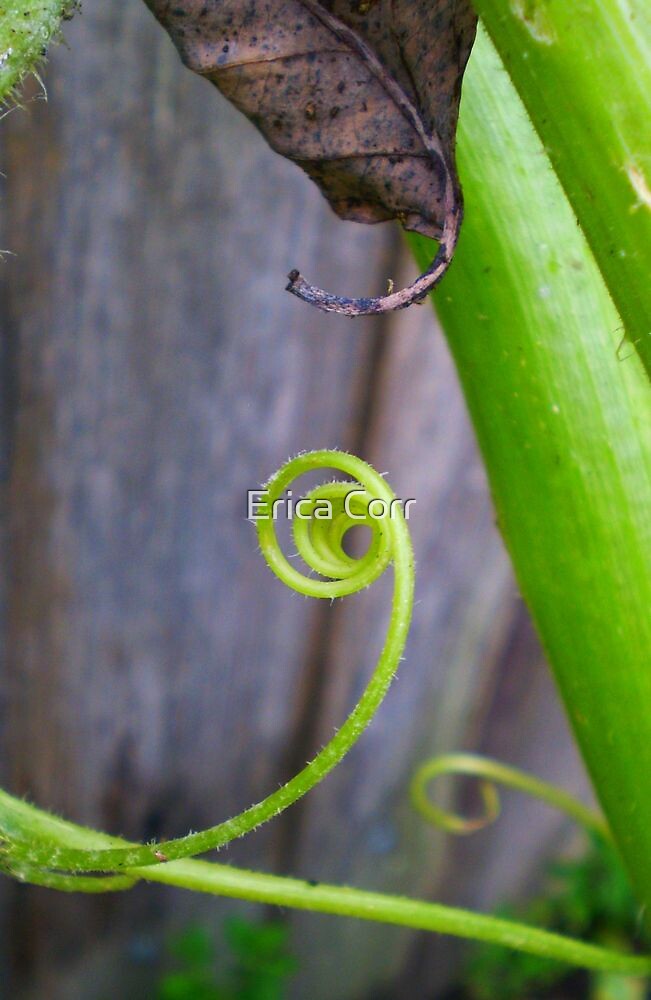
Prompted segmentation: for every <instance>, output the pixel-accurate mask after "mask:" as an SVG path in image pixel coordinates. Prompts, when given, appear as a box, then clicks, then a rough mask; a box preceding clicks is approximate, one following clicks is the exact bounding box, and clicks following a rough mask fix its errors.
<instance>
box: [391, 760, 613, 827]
mask: <svg viewBox="0 0 651 1000" xmlns="http://www.w3.org/2000/svg"><path fill="white" fill-rule="evenodd" d="M452 774H455V775H465V776H467V777H471V778H479V779H480V786H479V790H480V793H481V797H482V800H483V804H484V810H485V812H484V814H483V815H482V816H479V817H476V818H472V819H468V818H466V817H464V816H459V815H457V814H456V813H451V812H448V811H447V810H445V809H442V808H441V807H440V806H438V805H436V803H435V802H433V801H432V800H431V798H430V795H429V784H430V782H431V781H433V780H434V779H435V778H440V777H444V776H448V775H452ZM497 784H500V785H504V786H505V787H507V788H513V789H515V790H516V791H519V792H523V793H524V794H525V795H530V796H532V797H533V798H536V799H539V800H541V801H542V802H546V803H547V805H550V806H552V807H553V808H554V809H558V810H559V811H560V812H563V813H565V815H566V816H569V817H570V819H572V820H574V822H575V823H578V824H579V825H580V826H582V827H583V828H584V829H585V830H587V831H588V832H589V833H596V834H598V835H599V836H600V837H603V838H604V839H605V840H608V841H609V842H611V843H612V834H611V832H610V828H609V827H608V825H607V823H606V820H605V819H604V817H603V816H602V815H600V814H599V813H596V812H594V811H593V810H592V809H589V808H588V807H587V806H586V805H584V804H583V802H580V801H579V800H578V799H576V798H574V796H573V795H570V794H569V792H566V791H565V790H564V789H563V788H559V787H558V786H557V785H552V784H550V783H549V782H547V781H542V780H541V779H540V778H536V777H535V776H534V775H532V774H528V773H527V772H526V771H521V770H520V769H519V768H516V767H509V766H508V765H507V764H502V763H501V762H500V761H497V760H492V759H491V758H490V757H482V756H479V755H478V754H472V753H450V754H441V755H440V756H438V757H433V758H432V759H431V760H428V761H425V763H424V764H421V766H420V767H419V768H418V770H417V771H416V773H415V774H414V776H413V778H412V781H411V786H410V795H411V801H412V803H413V805H414V807H415V809H416V810H417V811H418V812H419V813H420V814H421V816H423V818H424V819H426V820H428V822H430V823H433V824H434V825H435V826H438V827H441V828H442V829H443V830H446V831H447V832H448V833H454V834H461V835H464V834H468V833H475V832H476V831H477V830H482V829H484V827H486V826H488V825H489V824H490V823H492V822H494V820H496V819H497V817H498V816H499V812H500V799H499V793H498V791H497V788H496V785H497Z"/></svg>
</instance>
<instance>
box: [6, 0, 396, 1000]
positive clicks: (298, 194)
mask: <svg viewBox="0 0 651 1000" xmlns="http://www.w3.org/2000/svg"><path fill="white" fill-rule="evenodd" d="M66 34H67V37H68V40H69V44H70V51H65V50H63V49H59V50H58V51H57V52H56V53H55V54H54V58H53V60H52V63H51V65H50V67H49V69H48V74H47V79H48V88H49V94H50V100H49V103H48V105H47V106H46V105H44V104H43V103H41V102H34V103H30V104H29V105H28V107H27V109H26V111H24V112H19V113H14V114H12V115H10V116H9V118H8V119H6V120H5V121H4V122H3V135H4V154H3V171H4V173H5V174H6V176H7V181H6V183H5V186H4V192H3V195H4V213H5V222H4V229H3V238H2V243H3V245H6V246H8V247H10V248H11V249H12V250H13V251H14V252H15V253H16V254H17V256H16V258H11V259H10V260H9V261H8V263H7V264H6V265H5V266H4V268H3V280H4V283H5V291H4V303H5V307H4V316H3V330H4V336H5V337H9V338H10V339H11V343H12V345H13V346H12V358H13V361H10V360H7V361H6V362H5V370H4V372H3V385H4V384H9V385H10V391H11V407H10V408H11V414H10V418H9V423H8V425H7V426H8V428H9V432H10V436H11V440H10V442H9V448H10V453H11V459H10V462H9V465H8V469H7V477H8V485H7V491H8V505H9V511H8V530H9V557H8V562H4V563H3V565H4V566H5V571H6V572H8V575H9V593H8V627H7V667H6V675H5V681H4V683H3V685H2V698H3V701H4V704H5V705H6V706H7V708H6V713H5V715H4V727H3V728H4V733H3V740H4V746H5V747H6V748H7V755H8V765H7V773H6V775H5V777H6V780H7V784H8V785H9V787H10V788H11V789H12V790H14V791H15V792H17V793H19V794H23V793H27V794H29V795H30V796H33V797H34V798H35V799H36V800H37V801H38V802H39V803H41V804H42V805H44V806H48V807H52V808H54V809H57V810H60V811H62V812H64V813H66V814H67V815H69V816H71V817H74V818H76V819H78V820H81V821H84V822H88V823H96V824H99V825H100V826H102V827H104V828H107V829H111V830H115V831H120V832H122V833H124V834H127V835H130V836H134V837H138V838H145V837H150V836H153V835H158V836H160V835H174V834H179V833H183V832H185V831H186V830H187V829H188V828H189V827H194V828H198V827H199V826H202V825H205V824H207V823H209V822H211V821H215V820H217V819H219V818H222V817H226V816H227V815H229V814H230V813H232V812H233V811H235V810H238V809H240V808H242V807H243V806H245V805H247V804H249V803H250V802H251V801H252V800H253V799H254V798H255V797H257V796H261V795H263V794H264V793H265V792H266V791H267V790H271V789H273V788H274V787H276V785H277V784H278V782H279V781H281V780H282V779H283V778H286V777H287V776H288V775H287V773H286V770H287V766H286V758H287V754H288V743H291V739H292V729H293V724H294V719H295V715H296V713H297V712H300V706H299V705H298V704H297V698H296V692H297V690H299V688H300V684H299V679H300V676H301V671H302V667H303V661H304V660H305V655H306V650H307V649H308V647H309V641H310V640H309V636H310V630H311V628H312V625H313V623H314V621H315V615H317V614H318V613H319V611H318V609H317V608H315V607H314V606H313V604H312V603H310V602H306V601H305V600H304V599H303V598H301V597H298V596H296V595H291V594H289V593H286V592H285V590H284V588H283V587H282V585H281V584H279V583H277V582H275V581H274V580H273V578H272V577H271V576H270V575H269V573H268V571H267V570H266V568H265V567H264V565H263V563H262V561H261V558H260V556H259V554H258V553H257V550H256V543H255V538H254V534H253V529H252V528H251V526H250V525H249V524H248V523H247V522H246V491H247V489H248V488H251V487H255V486H257V485H258V484H259V483H260V482H262V481H263V480H264V479H265V478H266V477H267V476H268V475H269V474H270V473H271V472H272V471H273V470H274V469H275V468H276V467H277V466H278V465H279V464H280V463H281V462H282V461H283V460H284V459H285V458H287V456H288V455H289V454H291V453H293V452H296V451H298V450H300V449H303V448H311V447H317V446H319V447H321V446H324V445H332V444H336V445H340V446H343V447H345V446H347V445H349V444H350V435H351V433H353V434H354V430H350V429H349V428H354V427H355V424H356V421H357V419H358V413H357V410H358V405H359V400H360V398H361V395H362V386H363V383H364V380H365V370H366V368H367V365H368V361H369V358H370V357H371V355H372V352H373V349H374V347H373V335H372V332H371V328H370V326H369V325H368V324H364V323H361V324H358V325H357V326H356V328H355V334H354V336H351V329H350V326H349V323H348V322H346V321H345V320H339V321H337V320H336V319H335V320H334V321H333V318H332V317H325V316H321V315H318V314H315V313H314V312H313V311H310V310H309V309H308V308H307V307H304V306H302V305H301V304H300V303H298V302H296V300H294V299H292V298H291V297H290V296H288V295H286V294H284V292H283V290H282V288H283V283H284V276H285V274H286V272H287V271H288V270H289V269H290V267H292V266H294V265H296V264H298V263H300V265H301V266H302V267H303V268H304V269H305V270H306V271H307V272H308V273H310V274H313V275H314V276H315V278H318V279H319V280H321V281H323V282H324V283H326V284H329V285H331V286H332V287H340V288H342V290H344V291H346V290H348V291H354V290H357V291H361V292H364V291H367V290H376V289H377V288H378V285H380V287H381V285H382V283H383V282H384V275H385V271H386V255H387V252H390V249H391V243H392V235H391V233H390V231H389V232H387V231H386V230H385V231H382V230H375V231H372V230H368V229H364V228H362V227H356V226H354V225H349V226H347V227H345V226H342V224H341V223H339V222H338V221H337V220H336V219H335V218H334V216H332V215H331V213H330V210H329V209H328V208H327V206H326V204H325V202H324V201H323V200H322V199H321V197H320V196H319V195H318V193H317V192H316V191H314V190H312V188H311V186H310V185H309V182H308V181H307V180H306V179H305V178H304V177H303V176H302V174H301V173H300V171H298V170H297V169H296V168H294V167H292V166H291V165H288V164H286V163H284V162H283V161H281V160H280V159H279V158H277V157H275V156H274V155H273V154H272V153H270V152H269V151H268V150H267V149H266V147H265V146H264V144H263V142H262V140H261V139H260V138H259V136H258V135H257V134H256V133H255V131H254V130H253V128H252V127H251V126H250V125H248V124H247V123H246V122H244V121H243V120H241V119H240V118H239V117H238V116H237V115H236V114H235V113H234V112H233V111H232V110H231V109H230V108H228V107H227V106H226V104H225V103H224V102H223V101H220V99H219V97H218V96H217V95H216V94H215V93H214V91H213V89H212V88H211V87H210V86H209V85H208V84H207V83H204V82H203V81H201V80H199V79H197V78H195V77H192V76H191V75H190V74H189V73H187V72H185V71H184V70H183V69H182V67H181V65H180V63H179V61H178V58H177V56H176V54H175V53H174V52H173V50H172V47H171V44H170V43H169V41H168V40H167V39H166V38H165V36H164V34H163V33H162V32H161V31H160V29H159V28H158V27H157V26H156V25H155V23H154V21H153V19H152V18H151V15H150V14H149V13H148V12H147V11H146V9H145V7H144V5H139V4H137V3H131V4H125V5H118V6H117V7H116V6H111V5H105V4H94V5H93V4H90V3H89V4H88V5H86V6H85V10H84V14H83V16H82V17H80V18H78V19H76V20H75V21H74V22H73V23H72V24H71V25H70V27H69V28H68V29H67V31H66ZM299 251H300V254H299ZM276 836H277V834H276V833H275V832H274V831H273V830H271V829H270V830H269V831H268V832H267V831H261V832H260V834H259V835H258V836H257V837H256V839H255V842H253V841H251V840H249V841H247V842H244V843H242V844H240V845H236V846H235V847H234V848H233V849H232V851H231V852H229V855H228V856H229V857H232V858H238V859H240V860H242V861H246V862H248V863H249V864H251V863H256V864H259V865H260V866H262V867H267V868H272V867H273V862H274V857H275V852H276V843H275V838H276ZM163 898H164V899H165V901H166V902H165V903H163V902H162V900H163ZM179 898H180V897H179V896H177V900H178V899H179ZM165 905H166V906H167V907H172V906H173V905H174V904H173V897H172V896H171V894H169V895H166V896H165V897H163V896H161V894H160V893H157V892H155V891H154V892H152V891H151V890H138V891H137V892H135V893H132V894H129V895H128V896H126V897H123V898H121V899H113V900H105V901H97V900H87V899H74V900H70V899H62V898H60V897H56V896H54V895H53V894H48V893H43V892H39V891H37V890H29V889H27V890H25V889H16V890H14V891H12V927H13V930H12V931H11V932H10V933H9V934H8V936H7V937H6V938H5V939H4V941H3V948H4V950H5V951H6V950H7V949H9V950H10V952H11V960H12V963H13V966H14V970H15V972H16V978H15V988H16V990H18V989H19V988H21V989H22V987H23V986H25V987H26V986H27V985H29V984H30V983H31V984H32V988H33V990H34V992H35V994H36V995H40V996H43V995H47V996H49V997H57V996H58V995H60V993H59V991H60V990H61V988H62V987H61V983H62V981H63V980H62V979H61V976H62V975H63V971H64V968H65V967H66V965H70V964H71V963H73V964H74V963H77V962H78V961H80V960H81V961H80V967H81V964H82V963H83V964H84V965H85V966H88V964H89V960H88V954H87V950H88V949H89V948H92V947H93V945H94V944H95V943H97V942H102V943H101V945H100V947H99V950H100V951H101V950H102V949H104V951H106V944H105V942H104V941H103V939H104V938H105V936H106V935H107V934H108V935H114V936H115V938H116V940H117V939H119V937H120V935H122V936H123V937H124V934H125V931H127V929H128V928H138V927H141V926H142V927H150V926H151V927H152V928H155V921H156V920H157V919H158V917H159V915H160V912H161V909H162V907H163V906H165ZM179 906H181V907H182V908H183V907H184V909H183V914H185V915H186V916H187V914H188V913H189V912H197V913H198V912H202V910H201V907H202V906H203V912H206V911H207V908H208V904H207V902H206V901H201V902H197V903H196V905H194V904H190V903H183V904H179ZM209 912H210V914H211V918H212V919H214V915H215V913H216V912H219V909H218V908H217V909H216V907H215V904H214V903H212V902H211V903H210V907H209ZM183 914H182V915H181V916H180V917H179V919H183ZM138 933H140V932H139V931H138ZM116 947H118V945H117V944H116ZM109 951H110V949H109ZM85 953H86V954H85ZM91 965H92V962H91ZM113 966H114V974H115V982H114V983H113V987H114V988H115V989H116V990H117V992H118V993H120V995H126V994H125V992H121V990H124V991H126V990H127V985H128V978H129V977H128V975H127V971H128V966H129V961H128V955H126V954H125V955H123V956H122V959H119V958H116V960H115V961H114V962H113ZM80 975H81V973H80ZM83 975H84V976H87V975H88V972H87V971H85V972H84V973H83ZM72 982H74V975H73V980H72ZM80 982H81V980H80ZM66 983H67V985H66V989H67V990H68V992H67V994H66V995H67V996H69V995H70V992H69V990H70V989H73V992H74V988H73V987H72V986H71V980H70V979H69V978H68V979H67V980H66ZM75 995H86V994H81V993H79V994H77V993H75ZM140 995H142V994H140Z"/></svg>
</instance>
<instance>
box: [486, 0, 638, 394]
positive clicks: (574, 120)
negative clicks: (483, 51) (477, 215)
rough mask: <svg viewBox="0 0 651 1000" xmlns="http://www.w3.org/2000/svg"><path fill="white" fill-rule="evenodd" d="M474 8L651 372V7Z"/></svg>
mask: <svg viewBox="0 0 651 1000" xmlns="http://www.w3.org/2000/svg"><path fill="white" fill-rule="evenodd" d="M473 2H474V6H475V7H476V9H477V12H478V13H479V14H480V15H481V18H482V20H483V23H484V24H485V25H486V28H487V30H488V32H489V34H490V36H491V38H492V40H493V43H494V45H495V47H496V48H497V50H498V52H499V53H500V56H501V57H502V60H503V63H504V65H505V67H506V69H507V70H508V72H509V75H510V76H511V79H512V80H513V83H514V84H515V86H516V88H517V90H518V93H519V94H520V97H521V98H522V100H523V101H524V104H525V106H526V108H527V111H528V113H529V115H530V116H531V120H532V122H533V124H534V126H535V128H536V130H537V132H538V134H539V136H540V138H541V139H542V142H543V144H544V147H545V152H546V153H547V155H548V156H549V158H550V160H551V162H552V165H553V167H554V170H555V171H556V174H557V175H558V177H559V179H560V181H561V184H562V185H563V188H564V190H565V193H566V194H567V197H568V199H569V201H570V204H571V206H572V209H573V211H574V213H575V215H576V218H577V220H578V222H579V224H580V225H581V228H582V229H583V231H584V233H585V235H586V237H587V240H588V243H589V245H590V247H591V249H592V252H593V254H594V256H595V259H596V261H597V263H598V265H599V268H600V270H601V273H602V275H603V277H604V279H605V282H606V285H607V286H608V290H609V292H610V294H611V296H612V298H613V301H614V303H615V305H616V306H617V309H618V311H619V314H620V316H621V319H622V328H621V330H620V334H619V336H620V339H621V338H623V336H624V333H626V336H627V338H628V339H629V340H630V341H631V342H632V343H633V344H634V345H635V347H636V348H637V350H638V352H639V354H640V357H641V358H642V361H643V363H644V366H645V368H646V370H647V373H648V374H649V375H650V376H651V128H650V127H649V122H650V121H651V6H650V5H649V2H648V0H590V2H588V3H584V2H582V3H568V0H473ZM507 169H508V168H507ZM532 195H533V202H532V204H533V205H536V204H538V205H539V206H541V207H544V202H543V201H542V199H541V195H540V193H538V194H536V193H535V192H532Z"/></svg>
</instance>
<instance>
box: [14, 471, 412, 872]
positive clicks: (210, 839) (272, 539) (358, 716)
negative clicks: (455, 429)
mask: <svg viewBox="0 0 651 1000" xmlns="http://www.w3.org/2000/svg"><path fill="white" fill-rule="evenodd" d="M323 468H335V469H337V470H339V471H340V472H343V473H344V474H346V475H348V476H350V477H352V478H353V480H354V482H348V483H336V482H335V483H326V484H325V485H324V486H320V487H318V488H317V489H315V490H312V491H311V493H309V494H308V495H307V497H306V498H305V500H304V501H303V503H302V505H301V516H297V517H295V518H294V519H293V520H292V526H293V534H294V541H295V544H296V547H297V549H298V551H299V553H300V555H301V556H302V557H303V558H304V560H305V562H306V563H307V565H308V567H309V568H310V569H311V570H313V571H316V572H317V573H319V574H320V575H321V576H324V577H327V578H328V579H320V580H318V579H315V578H312V577H310V576H307V575H305V574H303V573H301V572H299V570H298V569H296V568H295V567H294V566H293V565H291V564H290V562H289V561H288V560H287V558H286V557H285V555H284V554H283V552H282V549H281V548H280V545H279V543H278V540H277V537H276V531H275V528H276V520H275V518H274V510H275V508H276V504H277V502H280V503H282V500H283V495H284V493H285V491H286V490H287V488H288V487H289V485H290V484H291V483H292V482H293V480H294V479H296V478H297V477H298V476H301V475H303V474H304V473H307V472H311V471H313V470H315V469H323ZM266 490H267V492H266V496H265V497H264V501H263V502H262V503H261V504H260V509H259V510H258V511H257V515H258V516H257V518H256V526H257V529H258V540H259V542H260V548H261V550H262V554H263V555H264V557H265V559H266V561H267V564H268V565H269V567H270V568H271V569H272V570H273V572H274V573H275V574H276V576H278V577H279V578H280V579H281V580H282V581H283V582H284V583H286V584H287V585H288V586H289V587H291V588H292V589H293V590H296V591H298V592H299V593H301V594H306V595H308V596H311V597H319V598H327V599H329V600H331V599H333V598H335V597H343V596H345V595H348V594H352V593H355V592H356V591H358V590H361V589H363V588H364V587H368V586H369V585H370V584H371V583H373V582H374V581H375V580H376V579H377V578H378V576H380V575H381V574H382V573H383V572H384V570H385V569H386V568H387V566H388V565H389V564H390V563H393V566H394V592H393V601H392V611H391V620H390V623H389V628H388V631H387V638H386V642H385V645H384V648H383V650H382V652H381V654H380V657H379V659H378V662H377V665H376V667H375V670H374V672H373V674H372V676H371V679H370V681H369V683H368V685H367V687H366V689H365V690H364V692H363V694H362V696H361V698H360V700H359V702H358V703H357V705H356V706H355V708H354V709H353V710H352V712H351V713H350V715H349V716H348V718H347V719H346V721H345V722H344V724H343V725H342V727H341V728H340V729H339V730H338V731H337V732H336V733H335V735H334V736H333V738H332V739H331V740H330V741H329V743H327V744H326V746H324V747H323V749H321V750H320V751H319V753H318V754H317V755H316V757H315V758H314V760H313V761H311V763H309V764H308V765H307V766H306V767H304V768H303V770H301V771H299V773H298V774H296V775H295V776H294V777H293V778H292V779H291V780H290V781H288V782H287V784H285V785H283V786H282V787H281V788H279V789H278V790H277V791H275V792H272V793H271V794H270V795H268V796H267V797H266V798H264V799H262V800H261V801H260V802H258V803H256V804H255V805H253V806H250V807H249V808H248V809H245V810H244V811H243V812H241V813H239V814H238V815H237V816H233V817H231V818H230V819H227V820H225V821H224V822H222V823H219V824H218V825H216V826H213V827H210V828H209V829H207V830H202V831H200V832H198V833H191V834H189V835H188V836H186V837H179V838H177V839H175V840H168V841H165V843H164V844H162V845H157V844H147V845H134V846H132V847H127V848H125V847H124V846H122V845H120V846H109V845H106V846H105V847H102V848H100V849H89V848H88V847H87V846H81V847H78V846H77V845H71V844H57V845H56V846H53V844H52V843H51V842H50V841H49V840H40V839H38V838H34V837H30V838H28V839H24V838H22V837H20V836H17V835H16V831H15V830H14V831H13V834H12V832H11V830H8V831H6V832H5V833H4V839H5V841H6V844H5V856H7V855H9V856H10V859H11V863H12V864H13V866H14V871H15V872H18V871H19V870H20V871H23V872H26V871H27V870H28V869H29V872H30V875H33V873H34V871H35V870H36V869H38V868H40V869H43V870H48V869H54V870H56V871H59V872H61V871H65V872H67V873H78V872H107V871H110V872H114V873H115V872H119V871H121V870H123V869H126V868H134V867H138V868H142V867H143V866H147V865H159V864H161V863H164V862H168V861H174V860H177V859H179V858H188V857H192V856H194V855H197V854H203V853H205V852H206V851H210V850H214V849H215V848H218V847H222V846H223V845H225V844H228V843H229V842H230V841H232V840H234V839H236V838H237V837H242V836H244V835H245V834H246V833H249V832H250V831H251V830H254V829H255V828H256V827H258V826H260V825H261V824H262V823H265V822H266V821H267V820H269V819H271V818H272V817H273V816H276V815H278V813H280V812H282V811H283V810H284V809H286V808H287V807H288V806H290V805H291V804H292V803H293V802H296V800H297V799H299V798H301V797H302V796H303V795H305V793H306V792H308V791H309V790H310V789H311V788H313V787H314V786H315V785H316V784H318V783H319V782H320V781H321V780H322V779H323V778H324V777H325V776H326V775H327V774H328V773H329V772H330V771H331V770H332V769H333V767H335V765H336V764H338V763H339V761H340V760H341V759H342V758H343V757H344V756H345V755H346V753H348V751H349V750H350V748H351V747H352V746H353V744H354V743H355V742H356V741H357V740H358V739H359V737H360V735H361V734H362V732H363V730H364V729H365V728H366V726H367V725H368V724H369V722H370V721H371V719H372V718H373V716H374V715H375V712H376V711H377V709H378V707H379V705H380V702H381V701H382V699H383V698H384V696H385V694H386V692H387V690H388V688H389V684H390V683H391V680H392V679H393V676H394V674H395V672H396V669H397V666H398V663H399V661H400V657H401V655H402V651H403V649H404V645H405V640H406V638H407V632H408V630H409V624H410V620H411V608H412V602H413V589H414V570H413V555H412V549H411V541H410V538H409V532H408V529H407V525H406V523H405V519H404V516H403V514H402V511H401V509H400V506H399V503H398V502H397V500H396V496H395V494H394V493H393V491H392V490H391V488H390V487H389V486H388V485H387V483H386V482H385V480H384V479H383V478H382V476H380V475H379V474H378V473H377V472H375V470H374V469H372V468H371V467H370V466H369V465H367V464H366V463H365V462H362V461H361V460H360V459H358V458H355V457H354V456H352V455H347V454H345V453H343V452H338V451H315V452H310V453H308V454H304V455H299V456H298V457H297V458H295V459H292V460H291V461H289V462H287V463H286V464H285V465H284V466H283V467H282V468H281V469H280V470H279V472H277V473H276V475H275V476H273V477H272V479H271V480H270V481H269V483H268V484H267V488H266ZM371 501H378V503H375V505H374V508H373V515H374V516H372V515H371V513H369V504H370V503H371ZM326 505H330V508H331V514H332V516H331V517H329V518H324V517H322V516H320V515H322V514H323V513H324V512H327V511H326ZM308 515H309V516H308ZM358 525H366V526H367V527H369V528H370V529H371V533H372V535H371V543H370V545H369V547H368V550H367V551H366V553H365V554H364V555H363V556H361V557H360V558H358V559H354V558H352V557H351V556H349V555H348V554H347V553H346V552H345V551H344V549H343V546H342V542H343V538H344V536H345V534H346V533H347V531H348V530H349V529H351V528H353V527H355V526H358ZM2 818H3V817H2V813H1V812H0V838H2V837H3V823H2ZM116 844H117V842H116ZM7 845H8V846H7ZM0 858H1V855H0Z"/></svg>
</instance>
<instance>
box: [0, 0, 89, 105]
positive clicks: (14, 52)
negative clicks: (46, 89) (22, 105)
mask: <svg viewBox="0 0 651 1000" xmlns="http://www.w3.org/2000/svg"><path fill="white" fill-rule="evenodd" d="M74 7H75V3H74V0H0V104H1V103H2V102H3V101H5V100H7V98H9V97H11V96H12V95H14V94H15V92H16V89H17V88H18V87H19V86H20V84H21V83H22V81H23V79H24V77H25V76H27V75H28V74H29V73H32V72H34V71H35V70H36V68H37V66H38V65H39V63H41V62H42V61H43V58H44V56H45V51H46V49H47V46H48V45H49V44H50V42H51V41H52V39H53V38H55V37H56V35H57V34H58V31H59V26H60V24H61V21H62V20H63V18H64V17H67V16H69V15H70V13H71V11H72V10H73V8H74Z"/></svg>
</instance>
